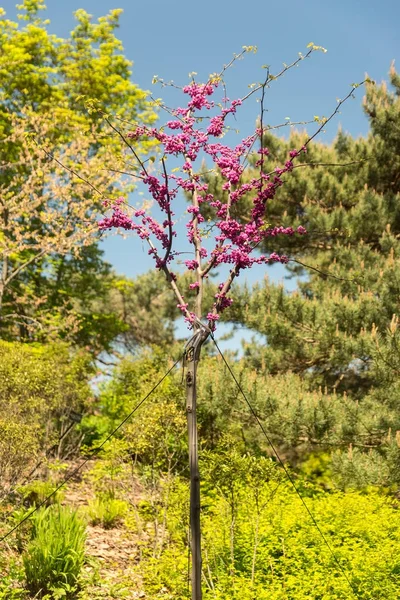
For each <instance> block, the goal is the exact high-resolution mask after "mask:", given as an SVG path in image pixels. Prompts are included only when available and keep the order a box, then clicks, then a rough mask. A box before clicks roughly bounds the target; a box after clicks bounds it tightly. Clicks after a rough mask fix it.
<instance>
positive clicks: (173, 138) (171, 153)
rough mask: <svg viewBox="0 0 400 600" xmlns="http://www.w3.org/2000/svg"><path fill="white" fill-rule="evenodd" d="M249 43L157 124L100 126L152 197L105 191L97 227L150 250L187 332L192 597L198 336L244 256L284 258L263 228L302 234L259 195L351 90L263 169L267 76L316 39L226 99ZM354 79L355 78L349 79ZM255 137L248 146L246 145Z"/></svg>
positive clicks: (197, 594) (214, 318) (196, 578)
mask: <svg viewBox="0 0 400 600" xmlns="http://www.w3.org/2000/svg"><path fill="white" fill-rule="evenodd" d="M252 50H254V48H253V47H249V46H248V47H244V48H243V51H242V52H241V53H240V54H238V55H235V56H234V58H233V59H232V61H231V62H230V63H229V64H228V65H226V66H225V67H224V68H223V70H222V71H221V72H220V73H218V74H214V75H212V76H210V78H209V79H208V81H207V82H205V83H199V82H197V81H196V80H195V79H194V78H193V77H192V81H191V82H190V83H189V84H188V85H186V86H185V87H183V88H180V89H181V91H182V93H183V94H184V96H185V97H186V98H187V101H186V103H185V106H183V107H178V108H175V109H172V110H171V109H168V108H167V107H165V106H162V108H164V109H165V111H167V113H168V115H169V118H168V120H167V122H166V123H165V124H164V125H163V126H161V127H157V128H155V127H144V126H136V127H135V128H134V129H133V130H127V131H123V130H122V128H117V127H116V126H115V125H114V124H113V123H112V122H111V120H110V118H109V117H108V116H107V115H105V118H106V120H107V121H108V123H109V124H110V126H111V127H112V128H113V130H114V131H115V132H116V133H118V135H119V136H120V138H121V140H123V142H124V144H125V148H126V150H127V151H129V152H131V153H132V154H133V157H134V159H136V163H137V167H138V172H135V173H134V176H135V177H137V178H138V179H140V180H141V182H142V184H143V185H144V186H146V188H147V190H148V191H149V193H150V195H151V197H152V199H153V201H154V204H153V206H154V210H150V209H149V207H140V208H136V209H135V208H132V207H130V206H129V205H128V203H127V202H126V200H125V199H124V198H123V197H120V198H118V199H117V200H116V201H114V202H112V201H106V203H105V206H106V208H107V209H110V211H111V213H110V214H109V215H108V216H105V217H104V218H103V219H102V220H101V221H100V224H99V227H100V229H101V230H108V229H113V228H120V229H124V230H127V231H132V232H134V233H136V234H137V235H138V236H139V237H140V238H141V239H142V240H145V241H146V242H147V243H148V244H149V246H150V248H149V254H150V255H151V256H152V257H153V258H154V261H155V267H156V268H157V269H158V270H160V271H163V272H164V273H165V275H166V278H167V280H168V282H169V283H170V285H171V287H172V289H173V291H174V293H175V295H176V299H177V306H178V308H179V309H180V310H181V311H182V313H183V315H184V318H185V321H186V322H187V323H188V326H189V328H193V330H194V335H193V337H192V338H191V339H190V341H189V342H188V344H187V345H186V355H185V357H186V361H187V366H188V370H187V376H186V389H187V413H188V429H189V458H190V467H191V531H192V598H194V599H195V600H198V599H199V598H201V585H200V581H201V555H200V489H199V473H198V467H197V432H196V367H197V362H198V360H199V357H200V348H201V346H202V344H203V343H204V341H205V340H206V339H207V338H208V336H209V335H210V334H211V335H212V332H213V331H214V330H215V328H216V324H217V322H218V320H219V318H220V315H221V313H222V312H223V311H224V310H226V309H227V308H228V307H229V306H230V305H231V303H232V298H231V297H230V296H229V292H230V290H231V286H232V283H233V282H234V280H235V279H236V278H237V277H238V276H239V275H240V273H241V272H242V271H243V270H245V269H249V268H250V267H251V266H252V265H254V264H266V265H269V264H272V263H276V262H280V263H283V264H285V263H287V262H288V260H289V258H288V257H287V256H285V255H281V254H278V253H276V252H272V253H270V254H260V253H257V248H258V247H259V246H260V245H261V244H262V243H263V242H265V240H267V239H268V238H275V237H276V236H303V235H306V233H307V231H306V229H305V227H303V226H302V225H299V226H297V227H296V228H295V229H294V228H293V227H282V226H275V227H271V226H269V224H268V221H267V217H266V209H267V203H268V201H269V200H271V199H272V198H273V197H274V196H275V194H276V192H277V190H278V189H279V187H280V186H281V185H282V184H283V183H284V176H286V175H288V174H289V173H290V172H291V171H292V170H293V168H294V166H295V165H294V161H295V159H296V158H297V157H299V156H300V155H301V154H302V153H305V152H306V150H307V145H308V144H309V143H310V142H311V140H312V139H313V138H314V137H315V136H316V135H317V134H318V133H319V132H320V131H321V130H322V128H323V127H324V125H325V124H326V123H327V122H328V121H329V120H330V119H331V118H333V116H334V115H335V114H336V113H337V112H338V110H339V108H340V106H341V104H342V103H343V102H344V101H345V100H346V99H347V98H348V97H350V96H351V95H352V92H353V90H352V91H351V92H350V93H349V94H348V96H346V98H345V99H344V100H341V101H339V103H338V105H337V107H336V109H335V110H334V111H333V113H332V114H331V116H330V117H329V118H328V119H322V120H321V121H322V122H321V123H320V124H319V126H318V129H317V131H316V132H315V133H314V134H313V135H311V136H310V137H309V138H307V140H306V141H305V143H304V145H302V147H300V148H293V149H292V150H290V151H289V153H288V156H287V157H286V160H285V161H284V163H283V164H282V165H278V166H276V167H275V168H274V169H273V170H272V171H267V170H266V168H265V166H266V162H267V161H266V157H267V156H268V153H269V152H268V148H266V147H265V146H264V134H265V133H266V131H267V130H268V129H269V128H267V127H265V126H264V96H265V93H266V90H267V88H268V87H269V85H270V83H271V82H272V81H273V80H275V79H277V78H278V77H280V76H282V75H283V74H284V73H285V72H286V71H287V70H289V69H290V68H292V67H294V66H296V65H297V64H298V63H299V62H300V61H302V60H304V59H305V58H308V57H309V56H310V55H311V53H312V52H314V51H316V50H324V49H323V48H321V47H319V46H315V45H314V44H310V45H309V46H308V51H307V53H306V54H304V55H302V54H300V56H299V58H298V59H297V60H295V61H294V62H293V63H292V64H291V65H285V66H284V68H283V69H282V70H281V72H280V73H278V74H277V75H275V76H274V75H272V74H270V73H269V72H267V75H266V78H265V80H264V81H263V82H262V83H260V84H259V85H256V86H253V87H252V88H251V90H250V91H249V92H248V93H247V94H246V95H245V96H244V97H242V98H239V99H236V100H232V101H231V100H230V99H229V98H228V97H227V95H226V85H225V82H224V74H225V72H226V70H227V69H228V68H229V67H230V66H231V65H232V64H233V62H234V61H236V60H237V59H239V58H241V57H242V56H243V55H244V54H245V53H246V52H249V51H252ZM358 85H359V84H358ZM354 87H357V85H354V86H353V89H354ZM221 90H222V93H221V95H222V98H219V102H217V100H216V97H217V94H218V91H221ZM256 92H259V94H260V114H259V119H258V123H257V126H256V129H255V131H254V132H253V133H252V134H251V135H250V136H248V137H246V138H245V139H242V140H241V142H240V143H239V144H237V145H234V146H233V147H232V146H230V145H228V144H224V143H222V142H221V140H222V138H223V137H224V135H225V134H226V133H227V132H228V131H229V119H230V118H231V117H232V116H233V115H236V113H237V112H238V110H239V109H240V106H241V105H242V104H243V102H245V101H246V100H247V99H248V98H249V97H250V96H252V95H253V94H255V93H256ZM288 124H292V123H288ZM148 141H155V142H157V143H158V146H159V155H158V157H157V158H155V157H154V156H152V157H151V159H152V160H150V161H149V160H147V161H146V160H143V159H142V158H140V157H139V156H138V154H137V152H136V151H135V144H136V143H138V142H141V143H143V142H148ZM257 144H258V147H256V148H255V146H256V145H257ZM253 150H255V151H256V152H257V153H258V160H257V161H256V167H257V169H258V171H257V173H258V176H256V177H253V178H252V179H250V180H248V181H246V182H244V181H243V174H244V171H245V168H246V163H247V159H248V157H249V154H250V152H252V151H253ZM169 157H174V158H173V161H172V162H173V164H174V165H175V164H176V165H177V166H174V167H173V168H170V169H168V168H167V159H168V158H169ZM200 160H203V161H204V160H205V161H206V163H207V164H209V163H212V164H213V170H214V171H215V172H217V173H218V174H219V177H220V178H221V180H222V182H223V183H222V191H223V193H222V195H221V197H220V196H217V195H215V194H213V193H211V192H210V189H209V184H208V183H207V181H206V179H205V178H204V177H202V173H204V167H203V166H202V165H201V163H200ZM168 164H169V163H168ZM202 169H203V170H202ZM181 191H183V192H184V194H185V195H186V196H187V197H189V198H190V204H189V206H188V207H187V210H186V213H185V214H186V216H187V222H186V230H187V233H186V235H187V240H188V242H189V244H190V245H191V253H192V257H191V258H190V259H188V260H185V261H184V264H185V265H186V267H187V269H188V271H189V273H191V274H192V278H191V281H190V282H189V284H188V287H189V289H187V290H183V289H181V286H180V285H179V281H178V278H177V272H175V271H174V263H175V264H176V262H177V260H178V259H179V256H180V254H181V251H180V250H179V249H177V248H176V240H178V242H180V241H181V240H179V236H178V235H177V229H176V224H177V220H176V214H175V207H174V201H175V200H176V198H177V196H178V194H179V193H180V192H181ZM249 196H250V197H251V199H252V202H251V209H250V211H249V214H248V215H246V217H245V218H244V219H243V218H241V219H240V220H239V219H238V218H236V217H235V207H237V206H238V205H239V203H240V202H241V200H243V199H246V200H247V199H248V198H249ZM205 215H207V218H206V217H205ZM210 215H211V216H210ZM210 242H211V243H210ZM223 265H228V267H229V272H228V273H227V275H226V277H225V278H224V279H223V280H222V281H221V282H220V284H219V286H218V291H217V292H216V294H215V296H214V298H213V302H212V305H208V306H204V304H205V302H204V287H205V284H206V280H207V278H208V277H209V275H210V273H211V272H212V271H213V270H214V271H215V270H217V269H219V270H221V267H222V266H223Z"/></svg>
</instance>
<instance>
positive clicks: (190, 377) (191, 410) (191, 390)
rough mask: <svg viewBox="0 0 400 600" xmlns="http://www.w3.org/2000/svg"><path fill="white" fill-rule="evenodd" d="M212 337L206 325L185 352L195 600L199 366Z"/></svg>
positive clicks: (197, 599)
mask: <svg viewBox="0 0 400 600" xmlns="http://www.w3.org/2000/svg"><path fill="white" fill-rule="evenodd" d="M207 337H208V332H207V330H206V329H205V328H204V329H203V328H201V329H199V330H197V331H196V333H195V334H194V335H193V337H192V338H191V339H190V340H189V341H188V343H187V345H186V352H185V364H186V368H187V371H186V379H185V383H186V412H187V424H188V438H189V467H190V534H191V540H190V547H191V554H192V600H201V599H202V591H201V527H200V476H199V456H198V441H197V412H196V400H197V386H196V374H197V365H198V362H199V360H200V351H201V347H202V345H203V344H204V342H205V341H206V339H207Z"/></svg>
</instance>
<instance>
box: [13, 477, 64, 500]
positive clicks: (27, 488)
mask: <svg viewBox="0 0 400 600" xmlns="http://www.w3.org/2000/svg"><path fill="white" fill-rule="evenodd" d="M56 488H57V485H56V484H55V483H53V482H51V481H40V480H39V479H38V480H36V481H31V482H30V483H27V484H26V485H23V486H20V487H18V488H17V492H18V493H19V494H20V495H21V496H22V498H23V501H24V504H25V505H29V506H35V505H36V506H37V505H38V504H41V503H42V502H44V501H45V500H46V499H47V498H48V497H49V496H50V495H51V494H52V493H53V492H54V491H55V489H56ZM61 494H62V492H61V490H58V491H57V492H55V493H54V495H53V496H51V498H49V499H48V500H47V501H46V506H50V505H51V504H56V503H57V502H59V501H60V499H61Z"/></svg>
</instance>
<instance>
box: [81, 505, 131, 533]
mask: <svg viewBox="0 0 400 600" xmlns="http://www.w3.org/2000/svg"><path fill="white" fill-rule="evenodd" d="M127 510H128V505H127V503H126V502H125V501H124V500H118V499H117V498H107V497H105V498H102V497H100V498H96V500H93V501H92V502H89V507H88V516H89V519H90V523H91V525H102V527H104V529H112V528H113V527H116V526H117V525H118V524H119V523H121V521H122V519H123V517H124V516H125V515H126V512H127Z"/></svg>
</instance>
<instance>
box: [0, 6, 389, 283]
mask: <svg viewBox="0 0 400 600" xmlns="http://www.w3.org/2000/svg"><path fill="white" fill-rule="evenodd" d="M15 3H16V2H15V0H0V6H2V7H3V8H4V9H5V10H6V12H7V14H8V16H9V17H13V16H14V15H15V8H14V7H15ZM47 7H48V9H47V11H46V17H49V18H50V20H51V25H50V27H49V28H50V30H51V31H52V32H54V33H56V34H58V35H62V36H67V35H68V34H69V32H70V31H71V29H72V28H73V26H74V19H73V12H74V11H75V10H77V9H78V8H84V9H85V10H87V11H88V12H89V13H91V14H93V16H94V17H95V18H97V17H99V16H101V15H104V14H106V13H107V12H108V11H109V10H110V9H113V8H122V9H123V10H124V13H123V14H122V17H121V26H120V29H119V31H118V36H119V37H120V38H121V39H122V41H123V44H124V50H125V55H126V56H127V57H128V58H129V59H130V60H132V61H134V66H133V80H134V82H135V83H137V84H138V85H139V86H140V87H142V88H144V89H152V85H151V80H152V77H153V75H155V74H157V75H158V76H160V77H162V78H164V79H165V80H174V81H175V82H176V83H179V84H181V83H182V84H185V83H186V82H187V81H188V73H189V72H191V71H196V72H197V73H198V79H200V80H201V79H202V78H207V76H208V75H209V74H210V73H211V72H215V71H218V70H219V69H220V68H221V66H222V65H223V64H225V63H227V62H228V61H229V60H230V58H231V57H232V55H233V53H234V52H240V50H241V48H242V46H243V45H256V46H258V52H257V54H256V55H247V56H246V58H245V60H243V61H241V62H239V63H237V64H236V65H235V67H234V69H232V71H231V72H230V74H229V77H228V84H229V88H228V95H229V97H230V98H236V97H240V96H242V95H243V94H244V92H245V91H246V90H247V86H248V84H250V83H253V82H256V81H259V80H260V79H261V78H262V75H263V74H264V71H262V69H261V65H263V64H268V65H270V67H271V72H272V73H274V72H276V71H278V70H279V69H280V67H281V66H282V63H283V62H286V63H290V62H292V61H293V60H294V59H295V58H296V57H297V55H298V52H303V53H304V52H305V51H306V46H307V44H308V43H309V42H314V43H315V44H319V45H322V46H324V47H325V48H327V50H328V52H327V53H326V54H322V53H316V54H314V55H313V56H312V57H311V58H310V59H309V60H307V61H304V62H302V63H301V65H300V67H299V68H297V69H295V70H292V71H290V72H289V73H288V74H287V75H285V77H284V78H282V79H279V80H278V81H276V82H275V83H274V85H272V86H271V88H270V90H269V91H268V95H267V102H266V107H267V109H268V115H267V122H268V123H269V124H277V123H281V122H283V121H284V119H285V117H290V118H291V119H292V120H293V121H297V120H309V119H310V118H311V119H312V118H313V116H314V115H320V116H322V115H329V114H330V113H331V112H332V110H333V109H334V107H335V105H336V99H337V98H338V97H339V98H342V97H343V96H345V95H346V94H347V93H348V91H349V89H350V85H351V83H353V82H358V81H361V80H362V79H363V78H364V75H365V73H366V72H368V75H369V76H370V77H371V78H373V79H375V80H377V81H378V82H379V81H381V80H382V79H386V78H387V72H388V70H389V66H390V63H391V61H392V60H394V59H396V58H399V54H400V34H399V28H398V27H399V22H400V2H399V1H398V0H397V1H395V0H381V1H380V2H376V1H372V0H364V1H362V0H336V1H335V2H327V1H323V0H319V1H318V0H304V1H303V2H301V3H300V2H294V1H293V0H286V2H277V1H268V0H253V1H252V2H249V4H247V3H245V2H238V1H237V0H234V1H231V2H222V1H218V0H202V2H199V3H194V2H187V1H183V0H169V1H168V2H167V1H165V0H152V1H149V2H138V1H134V0H64V1H62V0H48V1H47ZM154 93H155V95H156V96H157V97H163V98H164V99H165V101H166V103H167V104H168V102H169V100H171V103H172V99H171V97H170V94H171V93H172V91H170V90H169V89H160V88H159V87H158V88H156V90H155V92H154ZM362 96H363V91H362V90H358V91H357V93H356V99H355V100H351V101H349V102H347V103H346V105H345V106H344V107H343V109H342V111H341V114H340V115H339V116H338V118H337V119H336V120H335V122H334V123H332V124H330V125H329V126H328V128H327V130H326V132H325V133H324V134H323V135H322V136H321V137H320V140H321V141H323V140H325V141H330V140H332V138H333V137H334V136H335V133H336V131H337V128H338V126H339V125H341V126H342V127H343V129H344V130H345V131H348V132H349V133H351V134H352V135H353V136H359V135H365V134H366V132H367V130H368V123H367V120H366V118H365V117H364V115H363V111H362V107H361V102H362ZM257 112H258V106H257V104H256V103H255V101H251V102H248V103H246V104H245V105H244V106H243V107H242V108H241V111H240V114H238V123H237V125H238V127H239V128H240V130H241V134H242V137H244V136H245V135H248V134H249V133H250V132H251V131H252V130H253V128H254V123H255V119H256V116H257ZM103 247H104V250H105V257H106V259H108V260H109V261H110V262H111V263H112V264H113V265H114V266H115V268H116V270H117V271H118V272H120V273H125V274H127V275H129V276H134V275H136V274H138V273H141V272H143V271H145V270H147V269H148V268H151V266H152V263H151V262H150V259H149V258H148V257H147V252H146V251H144V250H143V249H142V247H141V245H140V243H139V242H138V241H134V240H132V239H128V240H124V239H122V238H120V237H118V236H113V237H111V238H109V239H107V240H106V241H105V242H104V244H103ZM265 272H266V271H265V267H262V268H260V269H256V271H254V272H253V273H252V274H251V275H250V274H249V275H248V280H249V281H255V280H257V279H260V278H261V277H263V275H264V273H265ZM269 275H270V276H271V277H272V278H273V279H280V278H282V276H283V270H282V268H279V267H278V268H276V267H275V268H270V269H269ZM290 285H293V284H289V287H290Z"/></svg>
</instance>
